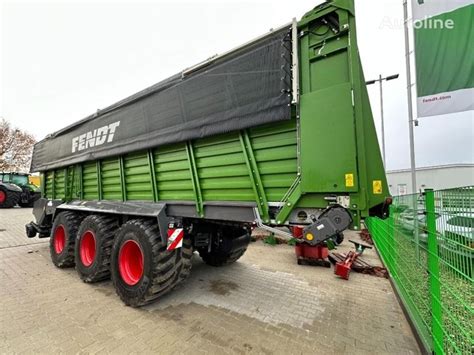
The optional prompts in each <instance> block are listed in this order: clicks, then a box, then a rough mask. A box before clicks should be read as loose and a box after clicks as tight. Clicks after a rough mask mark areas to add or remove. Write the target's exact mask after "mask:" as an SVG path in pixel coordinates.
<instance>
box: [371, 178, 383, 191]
mask: <svg viewBox="0 0 474 355" xmlns="http://www.w3.org/2000/svg"><path fill="white" fill-rule="evenodd" d="M372 190H373V192H374V194H375V195H380V194H381V193H382V180H374V181H372Z"/></svg>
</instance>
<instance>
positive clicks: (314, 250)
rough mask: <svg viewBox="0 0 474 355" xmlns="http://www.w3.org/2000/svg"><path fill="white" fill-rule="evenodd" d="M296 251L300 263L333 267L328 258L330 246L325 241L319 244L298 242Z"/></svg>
mask: <svg viewBox="0 0 474 355" xmlns="http://www.w3.org/2000/svg"><path fill="white" fill-rule="evenodd" d="M295 253H296V259H297V262H298V265H313V266H324V267H331V263H330V262H329V259H328V255H329V251H328V247H327V245H326V243H324V242H323V243H320V244H317V245H309V244H306V243H297V244H296V245H295Z"/></svg>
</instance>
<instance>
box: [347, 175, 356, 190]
mask: <svg viewBox="0 0 474 355" xmlns="http://www.w3.org/2000/svg"><path fill="white" fill-rule="evenodd" d="M346 187H354V174H346Z"/></svg>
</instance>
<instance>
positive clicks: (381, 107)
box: [365, 74, 398, 168]
mask: <svg viewBox="0 0 474 355" xmlns="http://www.w3.org/2000/svg"><path fill="white" fill-rule="evenodd" d="M397 78H398V74H394V75H389V76H386V77H385V78H382V75H381V74H380V75H379V78H378V79H374V80H369V81H366V82H365V84H366V85H372V84H375V83H376V82H379V86H380V121H381V125H382V160H383V166H384V167H385V168H387V165H386V163H385V126H384V121H383V91H382V81H384V80H386V81H389V80H393V79H397Z"/></svg>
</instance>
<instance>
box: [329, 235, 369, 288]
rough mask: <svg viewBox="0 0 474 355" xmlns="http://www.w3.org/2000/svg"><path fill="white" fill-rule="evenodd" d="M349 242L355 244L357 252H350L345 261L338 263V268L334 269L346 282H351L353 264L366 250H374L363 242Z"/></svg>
mask: <svg viewBox="0 0 474 355" xmlns="http://www.w3.org/2000/svg"><path fill="white" fill-rule="evenodd" d="M349 241H350V242H351V243H354V246H355V249H356V250H355V251H352V250H351V251H350V252H348V253H347V255H346V258H345V259H344V261H340V262H338V263H336V267H335V268H334V273H335V274H336V275H337V276H340V277H342V278H343V279H345V280H349V274H350V272H351V269H352V264H353V263H354V262H355V261H356V259H357V258H358V257H359V256H361V255H362V254H363V253H364V250H365V249H372V247H371V246H370V245H367V244H364V243H361V242H356V241H354V240H349Z"/></svg>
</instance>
